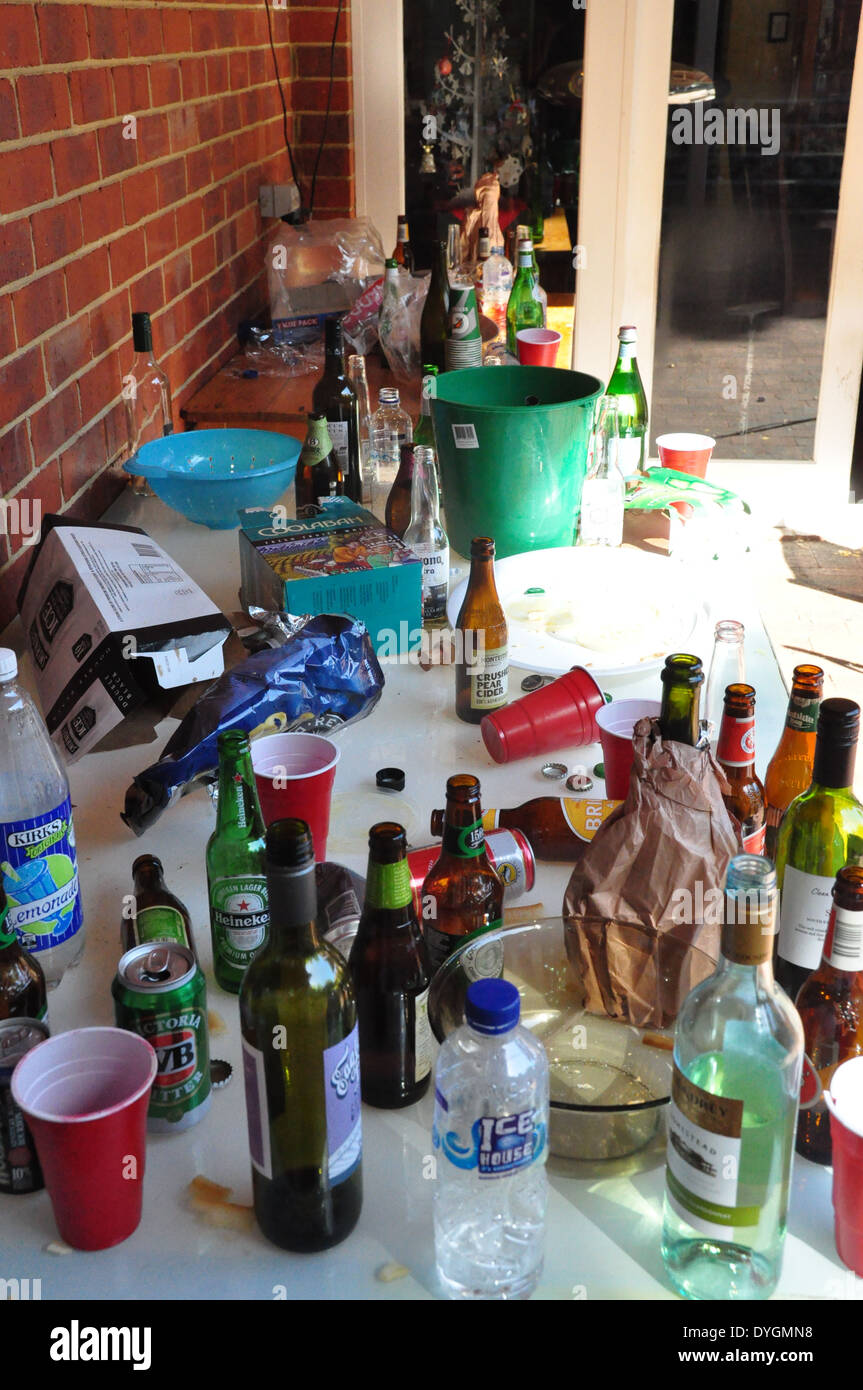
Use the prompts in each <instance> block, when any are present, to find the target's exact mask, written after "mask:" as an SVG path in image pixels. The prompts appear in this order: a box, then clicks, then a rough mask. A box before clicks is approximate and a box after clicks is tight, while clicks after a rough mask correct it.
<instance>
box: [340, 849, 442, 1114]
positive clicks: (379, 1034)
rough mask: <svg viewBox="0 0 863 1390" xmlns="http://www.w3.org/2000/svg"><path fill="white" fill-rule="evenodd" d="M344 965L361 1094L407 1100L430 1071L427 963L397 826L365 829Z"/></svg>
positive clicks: (377, 1100)
mask: <svg viewBox="0 0 863 1390" xmlns="http://www.w3.org/2000/svg"><path fill="white" fill-rule="evenodd" d="M349 967H350V974H351V980H352V982H353V987H354V997H355V998H356V1001H357V1016H358V1019H359V1026H360V1081H361V1087H362V1097H363V1100H364V1101H366V1103H367V1104H369V1105H379V1106H381V1107H383V1108H384V1109H396V1108H398V1107H400V1106H403V1105H413V1103H414V1101H415V1100H419V1098H420V1096H422V1095H424V1094H425V1092H426V1090H427V1089H428V1084H429V1079H430V1077H431V1064H432V1046H431V1031H430V1026H429V1021H428V991H429V984H430V983H431V967H430V965H429V957H428V949H427V947H426V943H425V938H424V937H423V934H422V931H421V930H420V925H419V922H418V920H417V915H416V912H415V911H414V903H413V891H412V889H411V873H410V867H409V865H408V861H407V840H406V837H405V832H404V828H403V827H402V826H401V825H396V824H394V823H390V822H382V823H381V824H380V825H373V826H372V828H371V830H370V831H369V867H368V873H367V875H366V896H365V902H364V904H363V911H362V916H361V917H360V922H359V926H358V927H357V934H356V936H355V938H354V943H353V946H352V948H351V955H350V961H349Z"/></svg>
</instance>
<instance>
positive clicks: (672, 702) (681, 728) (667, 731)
mask: <svg viewBox="0 0 863 1390" xmlns="http://www.w3.org/2000/svg"><path fill="white" fill-rule="evenodd" d="M660 679H661V681H662V707H661V710H660V714H659V727H660V729H661V731H662V737H663V738H664V739H671V740H672V741H673V742H674V743H688V744H689V746H690V747H691V748H695V747H697V745H698V743H699V740H700V737H701V724H700V720H699V716H698V710H699V703H700V698H701V687H702V685H703V684H704V667H703V666H702V664H701V660H700V658H699V657H697V656H689V655H688V654H686V653H684V652H675V653H674V655H673V656H667V657H666V658H665V665H664V667H663V668H662V673H661V676H660Z"/></svg>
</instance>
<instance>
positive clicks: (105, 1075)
mask: <svg viewBox="0 0 863 1390" xmlns="http://www.w3.org/2000/svg"><path fill="white" fill-rule="evenodd" d="M155 1075H156V1054H155V1052H154V1051H153V1049H152V1047H151V1046H150V1044H149V1043H148V1042H147V1041H146V1040H145V1039H144V1038H142V1037H139V1036H138V1034H137V1033H129V1032H126V1030H125V1029H123V1028H73V1029H72V1030H71V1031H70V1032H68V1033H57V1034H55V1036H54V1037H53V1038H47V1039H46V1040H45V1042H43V1043H39V1045H38V1047H34V1048H32V1049H31V1051H30V1052H28V1053H27V1054H26V1055H25V1056H24V1057H22V1058H21V1061H20V1062H19V1063H18V1065H17V1067H16V1068H15V1071H14V1072H13V1074H12V1095H13V1096H14V1098H15V1100H16V1101H17V1103H18V1105H19V1106H20V1108H21V1110H23V1112H24V1115H25V1117H26V1120H27V1124H28V1126H29V1128H30V1133H31V1134H32V1136H33V1140H34V1143H35V1145H36V1152H37V1153H38V1155H39V1163H40V1164H41V1167H42V1173H43V1176H44V1178H45V1186H46V1187H47V1189H48V1194H49V1196H50V1198H51V1205H52V1207H53V1208H54V1220H55V1221H56V1222H57V1229H58V1231H59V1232H60V1235H61V1237H62V1239H63V1240H64V1241H65V1242H66V1244H67V1245H71V1246H73V1247H74V1248H75V1249H76V1250H107V1249H108V1247H109V1246H111V1245H119V1244H120V1241H122V1240H126V1239H127V1238H128V1237H129V1236H130V1235H131V1234H132V1232H133V1231H134V1230H136V1229H137V1227H138V1224H139V1222H140V1220H141V1201H142V1198H143V1192H144V1159H145V1155H146V1142H147V1139H146V1135H147V1105H148V1102H149V1099H150V1089H151V1087H152V1085H153V1079H154V1077H155Z"/></svg>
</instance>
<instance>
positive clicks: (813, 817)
mask: <svg viewBox="0 0 863 1390" xmlns="http://www.w3.org/2000/svg"><path fill="white" fill-rule="evenodd" d="M859 732H860V706H859V705H857V704H855V703H854V701H853V700H842V699H832V700H824V701H822V704H821V708H820V710H819V711H818V727H817V730H816V734H815V762H814V764H813V767H812V786H811V787H810V788H809V790H808V791H805V792H803V793H802V795H801V796H798V797H795V799H794V800H793V801H792V802H791V805H790V806H789V807H788V810H787V811H786V812H785V815H784V817H783V820H782V824H781V826H780V827H779V841H778V845H777V850H776V872H777V875H778V878H779V888H780V892H781V895H782V897H781V910H780V916H779V936H778V939H777V942H776V978H777V980H778V981H779V983H780V984H781V985H782V987H783V989H786V990H787V991H788V993H789V994H790V995H791V997H792V999H795V998H796V997H797V991H798V990H799V989H800V986H801V985H802V984H803V982H804V980H805V979H806V978H807V976H809V975H810V974H811V973H812V971H813V970H817V969H818V966H819V965H820V963H821V953H822V949H823V946H824V938H825V936H826V934H827V922H828V920H829V917H830V907H831V902H832V898H831V893H832V889H833V884H834V881H835V879H836V875H837V874H838V872H839V870H840V869H843V868H844V867H845V865H846V864H859V863H861V862H863V806H861V804H860V802H859V801H858V800H857V798H856V796H855V795H854V792H853V790H852V787H853V783H854V762H855V759H856V755H857V738H858V735H859Z"/></svg>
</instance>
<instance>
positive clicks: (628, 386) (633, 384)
mask: <svg viewBox="0 0 863 1390" xmlns="http://www.w3.org/2000/svg"><path fill="white" fill-rule="evenodd" d="M617 336H618V339H619V341H620V351H619V353H618V357H617V362H616V363H615V365H614V371H613V372H612V374H611V380H610V382H609V383H608V389H607V390H606V393H605V394H606V395H607V396H616V397H617V417H618V422H619V427H620V453H619V459H620V471H621V473H622V474H623V476H624V477H625V478H628V477H631V476H632V475H633V474H635V473H644V472H645V470H646V467H647V397H646V395H645V394H644V383H643V382H642V380H641V373H640V372H639V370H638V363H637V362H636V360H635V350H636V347H637V346H638V331H637V329H635V328H633V327H632V326H631V325H628V326H626V327H624V328H621V329H620V331H619V332H618V335H617Z"/></svg>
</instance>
